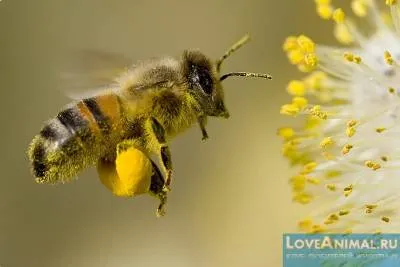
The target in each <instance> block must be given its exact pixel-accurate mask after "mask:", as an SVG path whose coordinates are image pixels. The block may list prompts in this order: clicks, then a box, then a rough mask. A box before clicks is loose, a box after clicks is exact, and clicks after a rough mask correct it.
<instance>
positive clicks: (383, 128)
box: [375, 127, 386, 133]
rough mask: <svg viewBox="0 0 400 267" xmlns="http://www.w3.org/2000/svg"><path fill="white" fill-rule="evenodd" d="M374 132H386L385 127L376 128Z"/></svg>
mask: <svg viewBox="0 0 400 267" xmlns="http://www.w3.org/2000/svg"><path fill="white" fill-rule="evenodd" d="M375 131H376V132H377V133H383V132H384V131H386V128H385V127H378V128H376V129H375Z"/></svg>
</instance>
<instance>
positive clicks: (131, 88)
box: [29, 58, 200, 183]
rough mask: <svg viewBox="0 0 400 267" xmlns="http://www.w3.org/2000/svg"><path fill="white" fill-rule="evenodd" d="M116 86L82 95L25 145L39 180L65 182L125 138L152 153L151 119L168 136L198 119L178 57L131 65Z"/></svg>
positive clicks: (112, 155) (104, 156) (154, 145)
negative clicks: (158, 124) (83, 96)
mask: <svg viewBox="0 0 400 267" xmlns="http://www.w3.org/2000/svg"><path fill="white" fill-rule="evenodd" d="M160 70H162V71H160ZM119 85H120V86H121V88H119V89H120V90H119V92H116V91H115V92H114V91H111V90H110V92H109V93H105V94H101V95H98V96H93V97H90V98H86V99H82V100H80V101H79V102H77V103H74V104H73V105H70V106H69V107H67V108H66V109H64V110H62V111H61V112H59V113H58V115H57V116H56V117H55V118H53V119H51V120H50V121H49V122H48V123H47V124H46V125H45V126H44V128H43V129H42V130H41V132H40V134H39V135H37V136H36V137H35V138H34V140H33V141H32V143H31V146H30V149H29V156H30V159H31V161H32V164H33V172H34V175H35V176H36V178H37V180H38V182H44V183H58V182H67V181H69V180H70V179H71V178H73V177H75V176H76V175H77V174H78V173H79V172H80V171H81V170H83V169H85V168H86V167H89V166H92V165H95V164H96V163H97V162H98V161H99V160H100V159H103V160H109V161H113V160H114V159H115V155H116V154H115V153H116V149H115V148H116V146H117V145H118V144H119V143H120V142H121V141H123V140H126V139H131V140H134V141H135V143H136V144H137V145H138V146H141V147H142V148H143V149H144V150H145V151H146V152H147V153H149V154H150V153H157V149H159V145H158V142H157V140H155V137H154V135H153V133H152V131H153V129H152V128H151V125H150V123H151V119H152V118H155V119H156V120H157V121H158V122H159V123H160V124H161V125H162V126H163V128H164V129H165V135H166V138H167V139H171V138H173V137H174V136H176V135H177V134H179V133H180V132H182V131H184V130H186V129H187V128H189V127H191V126H192V125H193V124H194V123H196V122H197V117H198V115H199V112H200V109H199V103H198V102H197V101H196V100H195V99H194V98H193V97H192V96H191V95H189V94H187V87H188V84H187V79H186V77H184V69H183V68H182V66H181V65H180V64H179V62H178V61H177V60H174V59H170V58H168V59H162V60H160V61H156V62H152V63H148V64H143V65H142V66H139V67H136V68H134V69H133V70H131V71H128V73H126V74H125V75H123V76H122V77H121V79H120V81H119ZM142 88H144V89H142Z"/></svg>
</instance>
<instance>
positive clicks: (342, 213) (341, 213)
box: [339, 210, 350, 216]
mask: <svg viewBox="0 0 400 267" xmlns="http://www.w3.org/2000/svg"><path fill="white" fill-rule="evenodd" d="M349 213H350V211H349V210H341V211H339V216H346V215H348V214H349Z"/></svg>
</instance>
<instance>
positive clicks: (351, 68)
mask: <svg viewBox="0 0 400 267" xmlns="http://www.w3.org/2000/svg"><path fill="white" fill-rule="evenodd" d="M315 2H316V7H317V8H316V10H317V13H318V14H319V16H320V17H321V18H323V19H327V20H332V21H333V22H334V24H335V29H334V35H335V37H336V38H337V40H338V41H339V42H340V43H342V44H344V45H347V46H345V47H342V48H341V47H329V46H324V45H319V44H315V43H314V42H313V41H312V40H311V39H310V38H309V37H307V36H305V35H300V36H290V37H288V38H287V39H286V41H285V42H284V45H283V49H284V50H285V52H286V53H287V56H288V59H289V61H290V62H291V63H292V64H294V65H297V67H298V68H299V69H300V70H301V71H303V72H306V73H307V76H306V77H305V78H304V79H302V80H294V81H291V82H289V84H288V86H287V91H288V93H289V94H290V95H292V97H293V99H292V101H291V102H290V103H289V104H285V105H283V106H282V107H281V113H282V114H285V115H289V116H293V117H296V118H298V120H302V121H303V126H302V127H301V128H293V127H282V128H281V129H279V131H278V134H279V135H280V136H281V137H282V138H283V140H284V144H283V149H282V152H283V155H284V156H285V157H286V158H288V159H289V161H290V162H291V163H292V164H293V165H297V166H299V172H298V173H297V174H296V175H294V176H293V177H292V178H291V179H290V184H291V187H292V191H293V200H294V201H295V202H298V203H301V204H305V205H310V206H311V209H312V212H311V214H310V215H309V216H308V217H306V218H304V219H302V220H300V221H299V222H298V226H299V228H300V230H301V231H304V232H314V233H315V232H340V233H350V232H363V233H366V232H371V233H373V232H398V231H400V213H399V211H400V98H399V93H400V1H393V0H386V8H387V9H388V11H389V12H390V14H391V24H388V20H387V19H386V18H387V17H386V18H385V17H383V16H382V12H381V11H382V10H379V9H378V8H377V6H376V3H375V1H373V0H353V1H352V2H351V7H352V10H353V12H354V14H355V15H356V16H358V17H360V18H362V19H363V20H364V23H363V25H368V29H370V32H369V34H368V35H364V34H361V33H360V31H359V30H358V28H357V27H356V26H355V24H354V23H353V22H352V21H351V20H350V19H348V18H347V16H346V14H345V13H344V11H343V10H342V9H340V8H335V7H334V6H333V5H332V3H331V1H330V0H315Z"/></svg>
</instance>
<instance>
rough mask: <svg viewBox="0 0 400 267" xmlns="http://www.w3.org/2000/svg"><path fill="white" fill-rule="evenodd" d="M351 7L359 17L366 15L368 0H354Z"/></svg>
mask: <svg viewBox="0 0 400 267" xmlns="http://www.w3.org/2000/svg"><path fill="white" fill-rule="evenodd" d="M351 8H352V10H353V12H354V14H356V15H357V16H359V17H365V16H366V15H367V13H368V4H367V2H366V0H353V1H352V2H351Z"/></svg>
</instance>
